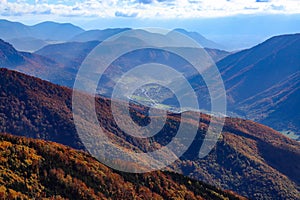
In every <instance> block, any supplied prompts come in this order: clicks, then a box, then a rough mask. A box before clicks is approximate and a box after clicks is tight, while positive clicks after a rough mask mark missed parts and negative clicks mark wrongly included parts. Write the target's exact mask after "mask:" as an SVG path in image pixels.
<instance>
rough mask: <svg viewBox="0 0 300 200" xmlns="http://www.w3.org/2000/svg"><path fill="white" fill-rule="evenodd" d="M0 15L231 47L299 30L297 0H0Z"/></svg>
mask: <svg viewBox="0 0 300 200" xmlns="http://www.w3.org/2000/svg"><path fill="white" fill-rule="evenodd" d="M0 19H8V20H11V21H19V22H23V23H25V24H27V25H32V24H36V23H39V22H42V21H57V22H71V23H73V24H75V25H78V26H80V27H82V28H84V29H87V30H88V29H105V28H111V27H132V28H136V27H138V28H139V27H161V28H169V29H173V28H185V29H188V30H191V31H197V32H200V33H201V34H203V35H204V36H206V37H208V38H209V39H212V40H214V41H216V42H219V43H222V44H226V45H227V44H230V45H231V47H230V48H231V49H237V48H246V47H250V46H251V45H253V44H255V43H259V42H262V41H263V40H265V39H267V38H268V37H271V36H273V35H278V34H285V33H295V32H300V0H77V1H74V0H0Z"/></svg>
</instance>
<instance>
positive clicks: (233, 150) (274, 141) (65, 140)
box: [0, 69, 300, 199]
mask: <svg viewBox="0 0 300 200" xmlns="http://www.w3.org/2000/svg"><path fill="white" fill-rule="evenodd" d="M0 94H1V97H2V98H1V101H0V102H1V105H0V107H1V110H3V112H2V113H1V114H0V132H8V133H11V134H14V135H21V136H26V137H33V138H41V139H45V140H51V141H55V142H58V143H62V144H65V145H68V146H71V147H74V148H77V149H82V148H84V147H83V146H82V144H81V142H80V140H79V138H78V135H77V134H76V129H75V126H74V124H73V116H72V112H71V106H72V105H71V94H72V91H71V90H70V89H67V88H64V87H60V86H57V85H54V84H51V83H48V82H45V81H42V80H40V79H37V78H33V77H29V76H26V75H23V74H21V73H18V72H13V71H9V70H6V69H1V70H0ZM83 99H84V96H83ZM96 102H97V103H96V109H97V112H98V119H99V122H100V124H101V126H103V127H104V128H105V129H106V130H107V131H108V135H109V138H110V139H111V140H113V141H114V142H116V143H118V144H121V145H122V146H126V147H127V149H128V148H129V150H130V149H135V150H138V151H148V150H155V149H156V148H157V147H159V146H161V145H164V144H165V143H166V142H168V141H169V139H170V136H171V137H172V135H170V133H174V132H175V133H176V132H177V128H176V127H178V124H179V123H180V115H178V114H173V115H171V116H169V118H168V121H167V125H166V127H165V128H164V129H163V130H162V131H161V132H160V133H159V135H158V136H157V137H156V138H155V140H154V141H153V140H152V141H148V140H140V139H138V138H133V137H131V136H130V137H129V136H128V135H127V134H125V133H124V132H123V131H121V130H120V129H119V128H117V125H116V124H115V122H114V120H113V116H112V114H111V112H110V100H109V99H104V98H99V99H97V101H96ZM138 110H139V109H134V110H131V112H132V116H135V118H136V120H138V121H140V120H143V119H145V116H144V115H143V114H141V113H140V112H139V111H138ZM120 114H122V113H121V112H120ZM209 120H210V118H209V117H208V116H206V115H202V118H201V120H200V122H199V121H198V120H193V119H191V120H189V121H188V122H185V123H188V124H189V125H190V126H198V127H199V129H198V134H197V136H196V138H195V140H194V142H193V144H192V145H191V147H190V148H189V149H188V151H187V152H186V153H185V154H184V155H183V157H182V158H181V159H180V160H178V161H177V162H176V163H174V164H173V165H172V166H169V167H168V169H169V170H175V171H177V172H181V173H183V174H184V175H188V176H191V177H193V178H195V179H198V180H201V181H204V182H208V183H210V184H212V185H216V186H218V187H221V188H223V189H230V190H233V191H235V192H237V193H239V194H241V195H243V196H247V197H249V198H251V199H270V198H273V199H297V198H298V197H299V191H300V188H299V185H300V180H299V178H298V177H299V176H298V174H299V169H300V163H299V162H298V160H300V144H299V143H298V142H295V141H293V140H290V139H288V138H287V137H285V136H283V135H281V134H280V133H278V132H276V131H274V130H272V129H270V128H268V127H266V126H263V125H260V124H257V123H254V122H251V121H247V120H241V119H233V118H228V119H226V124H225V127H224V131H223V133H222V137H221V138H220V140H219V141H218V143H217V146H216V147H215V148H214V150H213V151H212V152H211V153H210V154H209V155H208V156H207V157H205V158H203V159H199V158H198V153H199V148H200V146H201V143H202V141H203V136H204V135H205V134H206V130H207V125H208V123H209ZM141 122H142V121H141ZM151 142H152V143H151ZM274 152H276V153H274Z"/></svg>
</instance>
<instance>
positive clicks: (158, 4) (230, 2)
mask: <svg viewBox="0 0 300 200" xmlns="http://www.w3.org/2000/svg"><path fill="white" fill-rule="evenodd" d="M32 2H35V3H32ZM257 13H260V14H268V13H279V14H296V13H298V14H299V13H300V1H299V0H81V1H66V0H35V1H32V0H31V1H30V0H17V1H10V0H0V15H4V16H10V15H11V16H14V15H30V14H43V15H56V16H98V17H139V18H197V17H219V16H230V15H235V14H257Z"/></svg>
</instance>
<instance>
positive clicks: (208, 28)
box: [0, 14, 300, 51]
mask: <svg viewBox="0 0 300 200" xmlns="http://www.w3.org/2000/svg"><path fill="white" fill-rule="evenodd" d="M0 20H8V21H11V22H19V23H22V24H24V25H27V26H33V25H36V24H39V23H43V22H47V21H49V22H55V23H70V24H73V25H75V26H78V27H80V28H82V29H84V30H85V31H89V30H104V29H108V28H133V29H136V28H145V27H155V28H164V29H169V30H173V29H177V28H182V29H185V30H187V31H190V32H197V33H199V34H201V35H203V36H204V37H206V38H207V39H209V40H212V41H214V42H216V43H218V44H220V45H222V46H224V47H226V48H224V50H227V51H238V50H243V49H248V48H251V47H253V46H255V45H257V44H260V43H262V42H264V41H265V40H267V39H269V38H271V37H273V36H278V35H285V34H295V33H300V27H299V26H297V24H299V23H300V14H292V15H281V14H280V15H279V14H271V15H253V14H252V15H237V16H226V17H221V18H219V17H216V18H198V19H195V20H193V19H181V20H178V19H177V20H175V19H163V20H158V21H157V19H128V18H121V19H120V18H109V19H102V18H98V17H97V18H83V20H82V19H79V18H77V17H74V18H71V17H67V18H47V19H43V18H38V19H36V18H35V19H32V18H31V17H28V16H27V18H20V17H16V16H14V17H3V16H1V18H0ZM159 22H160V23H159ZM274 23H276V26H274Z"/></svg>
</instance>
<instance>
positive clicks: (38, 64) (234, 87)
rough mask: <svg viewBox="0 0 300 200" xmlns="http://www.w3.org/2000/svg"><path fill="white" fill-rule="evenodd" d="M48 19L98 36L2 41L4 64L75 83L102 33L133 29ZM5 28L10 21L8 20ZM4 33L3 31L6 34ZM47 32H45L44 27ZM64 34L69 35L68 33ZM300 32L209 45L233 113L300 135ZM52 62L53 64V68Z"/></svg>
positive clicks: (293, 134) (46, 78)
mask: <svg viewBox="0 0 300 200" xmlns="http://www.w3.org/2000/svg"><path fill="white" fill-rule="evenodd" d="M3 23H4V24H8V25H10V26H12V24H13V25H14V23H11V22H7V21H2V24H3ZM49 24H50V25H52V26H49V27H57V26H58V27H59V26H67V27H72V28H73V29H74V30H77V32H81V33H79V35H76V36H73V35H75V33H74V34H73V35H70V37H69V38H72V37H73V39H74V38H77V40H79V41H80V40H81V41H87V40H88V38H91V39H93V40H95V41H89V42H67V43H61V44H51V45H48V46H45V47H44V48H42V49H40V50H38V51H36V52H35V54H28V53H20V52H17V51H16V50H15V49H14V48H13V47H12V46H9V45H8V44H4V43H3V41H2V42H1V50H2V54H3V55H6V54H7V55H6V56H5V57H6V58H5V59H4V60H2V61H1V62H4V63H3V64H2V66H3V67H9V68H10V69H16V70H19V71H21V72H24V73H28V74H30V75H34V76H37V77H40V78H42V79H45V80H49V81H51V82H54V83H57V84H60V85H65V86H68V87H72V86H73V83H74V79H75V76H76V73H77V70H78V68H79V67H80V65H81V63H82V62H83V60H84V59H85V58H86V56H87V55H88V54H89V53H90V52H91V50H92V49H93V48H95V47H96V46H97V45H98V44H99V43H100V42H99V41H97V39H99V38H100V39H105V38H107V37H109V36H111V35H113V34H115V33H119V32H122V31H125V30H128V29H107V30H103V31H100V30H95V31H87V32H84V31H80V30H79V29H78V28H76V27H73V26H71V25H65V24H56V26H54V24H53V23H49ZM0 25H1V24H0ZM8 25H7V26H8ZM46 25H47V23H43V24H41V25H40V26H41V27H43V26H46ZM14 26H16V27H19V28H15V29H12V30H16V32H18V31H19V29H21V28H23V29H24V28H25V27H26V26H24V25H22V24H19V23H16V25H14ZM0 27H1V26H0ZM37 27H39V25H36V26H35V28H34V29H33V30H37ZM4 28H5V26H3V29H4ZM27 28H28V27H27ZM26 30H27V29H26ZM74 30H73V32H74ZM37 32H38V31H37ZM64 32H65V31H64ZM75 32H76V31H75ZM181 32H184V33H185V34H187V35H188V34H190V35H192V36H194V38H197V37H200V35H198V34H196V33H189V32H187V31H184V30H181ZM1 33H2V32H1ZM4 33H5V32H3V33H2V35H5V34H4ZM38 33H39V32H38ZM42 33H43V34H45V35H46V32H45V31H44V32H42ZM42 33H39V34H36V35H37V36H39V37H44V38H46V36H42V35H43V34H42ZM28 34H29V33H28ZM50 35H51V34H50ZM56 35H59V34H58V33H57V34H56ZM62 35H64V34H62ZM55 37H58V36H55ZM64 37H65V38H64V39H66V36H64ZM80 38H81V39H80ZM299 38H300V36H299V34H294V35H283V36H278V37H273V38H271V39H269V40H267V41H265V42H264V43H262V44H260V45H257V46H255V47H253V48H251V49H248V50H244V51H240V52H237V53H234V54H231V55H230V54H229V53H228V52H225V51H221V50H217V49H206V50H207V52H208V53H209V54H210V55H211V56H212V58H213V59H214V60H215V61H216V62H217V66H218V67H219V70H220V72H221V74H222V77H223V80H224V83H225V87H226V90H227V94H228V102H229V107H228V108H229V109H228V110H229V113H235V114H236V115H238V116H240V117H244V118H248V119H252V120H255V121H258V122H261V123H264V124H266V125H269V126H271V127H273V128H275V129H276V130H279V131H283V132H285V133H290V135H291V136H293V137H294V138H295V139H297V138H299V134H300V133H299V129H300V128H299V127H300V125H299V124H300V122H299V121H300V120H299V113H298V112H297V110H298V108H299V105H298V104H297V102H299V95H297V94H298V93H299V81H298V80H299V69H300V67H299V58H300V55H299V52H300V51H299V46H300V45H299ZM56 39H57V38H56ZM200 39H201V37H200ZM71 40H72V39H71ZM18 42H20V41H18ZM36 54H39V55H41V56H42V57H41V56H38V55H36ZM228 55H230V56H228ZM5 63H6V64H5ZM176 64H177V63H176V62H174V63H173V65H176ZM128 65H130V63H128ZM50 68H51V70H49V69H50ZM61 72H63V73H61ZM194 79H195V80H194ZM190 82H191V83H192V84H194V85H195V87H201V83H200V85H199V79H198V78H197V77H193V76H191V78H190ZM286 110H290V112H285V111H286ZM297 135H298V136H297Z"/></svg>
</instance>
